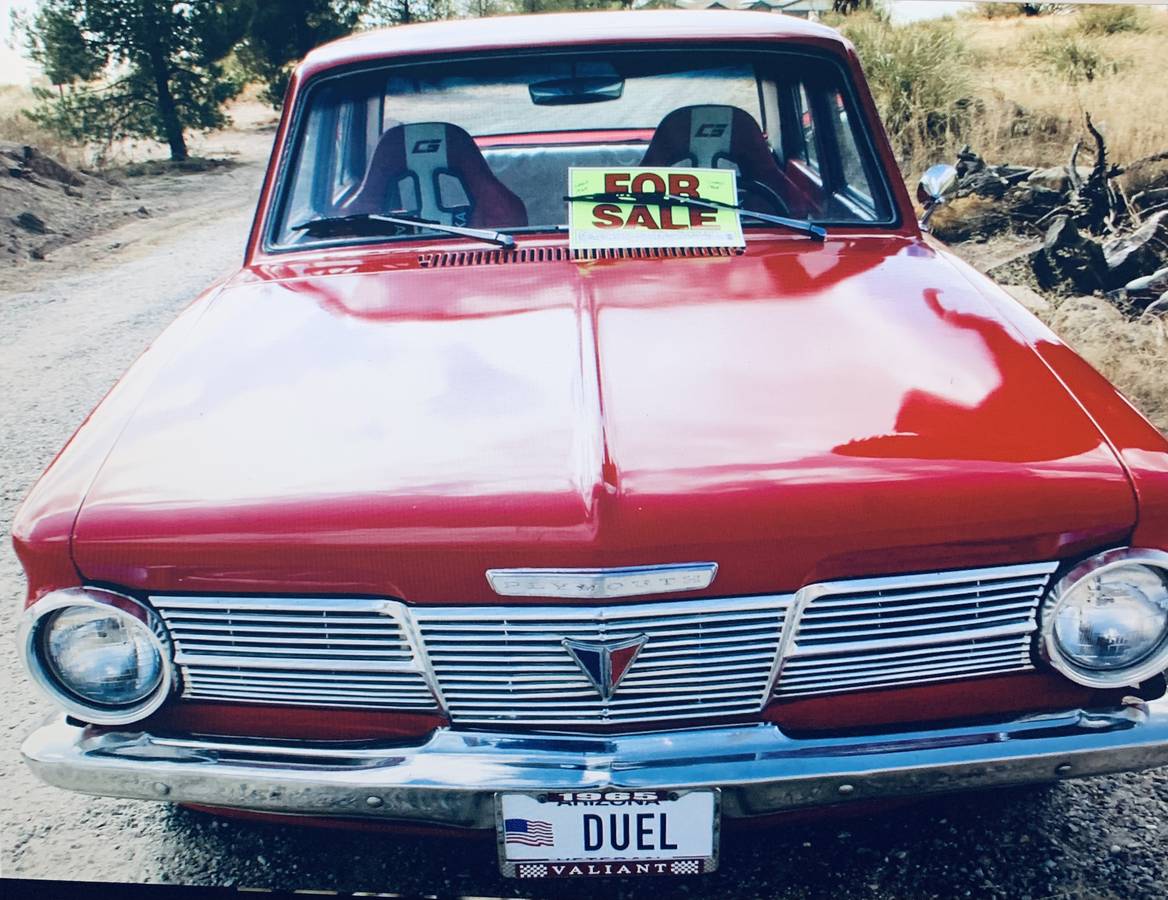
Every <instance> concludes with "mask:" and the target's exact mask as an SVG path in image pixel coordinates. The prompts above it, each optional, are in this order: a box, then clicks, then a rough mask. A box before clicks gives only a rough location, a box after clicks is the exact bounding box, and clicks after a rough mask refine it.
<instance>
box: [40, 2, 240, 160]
mask: <svg viewBox="0 0 1168 900" xmlns="http://www.w3.org/2000/svg"><path fill="white" fill-rule="evenodd" d="M250 12H251V10H250V3H245V2H240V0H222V2H219V0H200V2H198V3H171V2H166V0H43V2H42V3H41V5H40V8H39V9H38V10H37V12H36V13H35V14H34V15H33V16H32V18H31V19H30V20H29V21H28V22H27V23H26V24H25V36H26V43H27V46H28V50H29V55H30V56H31V57H32V59H34V60H35V61H36V62H38V63H40V65H41V67H42V68H43V69H44V71H45V74H46V75H47V76H48V77H49V80H50V81H51V82H53V83H54V84H55V85H57V86H58V90H57V91H50V90H45V89H43V88H42V89H38V90H37V91H36V94H37V98H38V101H39V102H38V105H37V107H36V109H35V110H34V111H33V113H32V115H33V118H35V119H36V120H37V121H38V122H40V123H41V124H42V125H44V126H46V127H48V128H50V129H52V130H53V131H56V132H57V133H58V134H61V135H62V136H64V137H66V138H70V139H73V140H85V141H93V140H97V141H103V142H105V143H106V144H107V145H108V144H109V143H110V142H112V141H115V140H118V139H120V138H125V137H145V138H153V139H156V140H160V141H163V142H165V143H166V144H168V145H169V147H170V157H171V159H174V160H184V159H186V158H187V146H186V136H185V135H186V132H187V131H188V130H200V131H203V130H208V129H212V128H218V127H221V126H222V125H223V124H225V122H226V117H225V116H224V114H223V104H224V103H226V102H227V101H228V100H229V99H231V98H232V97H233V96H235V95H236V94H237V93H238V92H239V89H240V85H239V84H238V83H237V82H235V81H234V80H233V79H231V78H229V77H227V76H226V75H225V74H224V71H223V68H222V66H221V65H220V61H221V60H222V59H223V57H224V56H226V55H227V54H228V53H229V52H230V50H231V48H232V47H233V46H234V45H235V43H236V42H237V41H238V40H239V37H240V36H241V34H242V32H243V28H244V26H245V25H246V23H247V19H248V17H249V16H250Z"/></svg>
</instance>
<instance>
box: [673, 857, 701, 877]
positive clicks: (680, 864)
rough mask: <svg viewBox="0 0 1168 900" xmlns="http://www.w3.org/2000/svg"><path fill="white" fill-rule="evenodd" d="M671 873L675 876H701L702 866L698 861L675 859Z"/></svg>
mask: <svg viewBox="0 0 1168 900" xmlns="http://www.w3.org/2000/svg"><path fill="white" fill-rule="evenodd" d="M670 872H672V873H673V874H674V875H700V874H701V873H702V864H701V862H699V861H698V860H696V859H675V860H674V861H673V865H672V866H670Z"/></svg>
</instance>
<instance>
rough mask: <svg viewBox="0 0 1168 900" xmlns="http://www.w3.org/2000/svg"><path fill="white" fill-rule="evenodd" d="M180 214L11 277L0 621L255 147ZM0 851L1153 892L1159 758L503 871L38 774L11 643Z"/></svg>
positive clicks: (469, 851)
mask: <svg viewBox="0 0 1168 900" xmlns="http://www.w3.org/2000/svg"><path fill="white" fill-rule="evenodd" d="M187 177H188V178H191V179H197V180H193V181H188V182H184V184H183V185H182V189H183V190H186V191H187V195H186V196H187V198H188V200H187V201H186V202H185V203H184V204H183V205H182V209H181V211H177V212H174V213H171V214H169V215H166V216H164V217H160V218H154V219H150V220H143V221H139V222H135V223H134V224H132V225H130V226H128V227H126V228H123V229H121V230H119V231H117V232H112V233H107V234H106V235H104V236H102V237H101V238H98V239H95V240H92V241H89V242H86V243H84V244H80V245H76V246H74V247H72V248H68V249H66V250H62V251H60V252H59V253H57V254H55V255H54V258H53V261H52V263H51V264H40V265H39V267H38V266H32V265H30V266H28V267H25V268H23V269H22V270H20V271H18V273H17V274H16V275H15V276H14V277H13V278H12V279H11V280H10V281H9V282H8V283H7V284H6V285H4V287H3V289H0V448H2V453H0V527H2V528H3V529H4V532H5V538H4V541H3V543H2V544H0V600H2V601H3V602H2V605H0V635H2V634H11V633H12V632H13V629H14V622H15V618H16V615H17V608H18V603H19V598H20V595H21V592H22V579H21V575H20V571H19V567H18V565H17V562H16V559H15V557H14V555H13V554H12V551H11V549H10V546H9V544H8V541H7V528H8V525H9V523H10V522H11V520H12V515H13V512H14V510H15V507H16V504H17V503H18V502H19V500H20V498H22V497H23V496H24V494H25V493H26V492H27V490H28V488H29V486H30V485H31V483H32V481H33V479H34V478H35V477H36V476H37V475H38V474H39V473H40V471H41V470H42V469H43V467H44V466H45V465H46V464H47V463H48V462H49V460H50V458H51V457H52V455H53V454H54V453H55V452H56V451H57V449H58V448H59V447H60V446H61V444H62V443H63V442H64V441H65V439H66V438H67V437H68V436H69V434H70V433H71V432H72V430H73V429H74V428H75V427H76V426H77V424H78V423H79V422H80V421H81V420H82V418H83V417H84V416H85V414H86V413H87V412H88V411H89V409H90V408H91V407H92V406H93V405H94V404H95V403H96V402H97V401H98V400H99V399H100V397H101V396H102V394H103V393H104V392H105V391H106V390H107V389H108V388H109V386H110V385H111V384H112V383H113V382H114V380H115V379H116V378H117V377H118V375H119V374H120V373H121V372H122V371H123V369H124V368H125V367H126V366H127V365H128V364H129V363H130V362H131V361H132V360H133V358H134V357H135V356H136V355H137V354H138V353H139V352H140V351H141V350H142V349H143V348H144V347H145V346H146V345H147V344H148V343H149V342H150V340H151V339H152V338H153V337H154V336H155V335H156V334H157V333H158V332H159V331H160V330H161V329H162V328H163V327H164V326H165V325H166V324H167V323H168V322H169V321H170V320H171V319H172V318H173V317H174V315H175V314H176V313H177V312H178V310H180V309H181V308H182V307H183V306H184V305H185V304H186V303H187V302H188V301H189V300H190V299H191V298H192V297H193V296H194V295H195V294H196V293H197V292H198V291H199V290H200V289H201V288H202V287H204V286H205V285H206V284H208V283H209V282H211V281H212V280H213V279H214V278H216V277H217V276H218V275H220V274H221V273H224V272H226V271H228V270H229V269H230V268H231V267H232V266H233V265H234V264H235V263H236V262H237V261H238V259H239V257H240V253H241V248H242V243H243V235H244V234H245V232H246V229H247V225H248V222H249V220H250V216H251V210H252V204H253V203H254V193H255V188H256V185H257V184H258V180H259V164H258V162H257V161H255V160H254V159H253V160H251V161H248V162H245V163H244V164H243V165H241V166H239V167H237V168H235V169H233V170H230V171H227V172H223V171H218V172H211V173H206V174H201V175H197V176H187ZM0 703H2V708H3V710H4V712H3V720H2V721H3V725H2V728H0V779H2V784H3V790H2V791H0V835H2V842H3V846H2V849H0V866H2V872H3V874H4V875H6V876H23V877H41V878H78V879H85V880H126V881H150V882H179V883H189V884H205V885H237V886H245V887H266V888H284V889H291V888H301V889H318V890H320V889H334V890H343V891H396V892H402V893H419V894H421V893H425V894H438V895H441V896H449V895H455V894H474V895H480V896H481V895H490V894H496V895H497V894H503V895H523V896H549V895H553V894H554V895H557V896H560V897H585V896H595V895H596V894H597V893H601V892H603V893H606V894H611V895H613V896H634V895H641V894H645V893H648V892H649V891H658V892H663V893H664V894H666V895H674V894H681V893H685V894H691V895H695V896H738V897H760V896H768V897H789V898H794V897H810V896H830V897H834V898H852V897H865V898H892V897H896V898H906V897H985V896H1000V897H1010V898H1018V900H1025V898H1035V900H1037V898H1040V897H1091V898H1096V897H1117V898H1119V897H1122V898H1132V897H1149V898H1151V897H1162V896H1163V895H1164V884H1165V883H1168V854H1165V853H1164V849H1165V846H1166V845H1168V770H1160V771H1158V772H1154V773H1149V774H1144V775H1131V776H1122V777H1115V778H1104V779H1095V780H1092V781H1087V782H1081V783H1065V784H1061V785H1059V786H1057V787H1055V788H1051V789H1049V790H1030V791H1012V792H999V793H990V794H984V795H975V796H962V797H955V798H949V799H944V800H937V801H932V802H929V803H924V804H918V805H915V806H913V807H909V808H905V809H900V810H898V811H892V812H886V813H884V814H883V815H879V816H875V815H873V816H866V817H862V818H848V819H838V820H833V821H827V822H824V821H820V822H817V823H802V824H791V825H788V826H786V827H783V828H778V829H775V828H772V829H767V830H762V829H750V830H742V829H741V828H736V829H731V830H729V831H728V833H727V835H726V837H725V839H724V843H723V852H722V868H721V870H720V871H719V872H718V873H717V874H716V875H713V876H710V877H707V878H704V879H701V880H696V881H693V882H688V883H687V882H677V881H671V880H666V881H659V882H652V883H644V882H641V883H619V882H618V883H607V884H604V885H597V884H595V883H593V884H582V883H574V884H573V883H569V884H550V885H532V884H531V883H527V882H525V883H521V884H519V883H508V882H505V881H503V880H502V879H500V878H499V877H498V875H497V874H496V869H495V862H494V845H493V842H492V841H491V840H490V839H487V840H482V839H476V840H473V841H456V840H453V839H450V838H420V837H397V836H390V835H381V834H367V833H349V832H339V831H318V830H311V829H304V828H298V827H291V826H277V825H269V824H250V823H236V822H226V821H220V820H217V819H215V818H212V817H209V816H205V815H201V814H196V813H191V812H186V811H183V810H178V809H174V808H172V807H169V806H165V805H162V804H152V803H144V802H136V801H117V800H107V799H98V798H89V797H83V796H80V795H76V794H70V793H66V792H64V791H59V790H57V789H55V788H50V787H47V786H45V785H42V784H40V783H39V782H37V781H36V780H35V779H34V778H33V777H32V776H31V775H30V774H29V773H28V771H27V770H26V769H25V767H24V766H23V764H22V763H21V762H20V761H19V758H18V753H17V748H18V745H19V742H20V740H21V739H22V737H23V736H24V735H25V734H26V733H27V732H28V731H29V730H30V729H32V728H33V727H34V726H35V725H36V723H37V722H38V721H39V720H40V718H41V717H42V716H44V715H45V714H47V713H49V712H50V709H51V707H50V706H49V704H48V703H47V702H46V701H44V700H42V699H40V697H39V695H37V694H36V693H34V691H33V689H32V687H31V685H30V684H29V683H28V681H27V679H26V678H25V676H24V674H23V672H22V671H21V669H20V667H19V665H18V664H17V662H16V659H15V655H14V654H13V653H12V651H11V649H10V641H7V640H0Z"/></svg>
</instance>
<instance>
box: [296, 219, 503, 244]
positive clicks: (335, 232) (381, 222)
mask: <svg viewBox="0 0 1168 900" xmlns="http://www.w3.org/2000/svg"><path fill="white" fill-rule="evenodd" d="M386 225H393V226H395V233H396V230H398V229H401V228H403V227H411V226H412V227H415V228H429V229H431V230H433V231H442V232H445V233H446V234H457V235H458V236H459V237H468V238H474V239H475V240H477V241H486V242H487V243H489V244H497V245H498V246H500V247H506V248H507V249H508V250H510V249H511V248H512V247H514V246H515V238H513V237H511V235H509V234H504V233H503V232H501V231H490V230H489V229H486V228H466V227H464V226H462V225H444V224H443V223H441V222H432V221H430V220H429V219H423V218H421V217H420V216H404V215H402V216H399V215H392V216H386V215H382V214H381V213H358V214H356V215H352V216H332V217H326V218H323V219H310V220H309V221H307V222H301V223H300V224H299V225H293V226H292V230H293V231H303V232H306V233H307V234H310V235H311V236H312V237H342V236H350V235H384V234H385V233H386V230H387V229H386V228H385V226H386Z"/></svg>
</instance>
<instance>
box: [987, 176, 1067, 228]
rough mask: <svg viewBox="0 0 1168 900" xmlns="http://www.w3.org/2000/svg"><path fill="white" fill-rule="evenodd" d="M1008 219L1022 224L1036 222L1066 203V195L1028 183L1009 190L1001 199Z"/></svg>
mask: <svg viewBox="0 0 1168 900" xmlns="http://www.w3.org/2000/svg"><path fill="white" fill-rule="evenodd" d="M1002 199H1003V202H1004V203H1005V204H1006V205H1007V206H1008V207H1009V210H1010V218H1011V219H1013V220H1015V221H1017V222H1022V223H1029V222H1036V221H1038V220H1039V219H1041V218H1042V217H1043V216H1045V215H1046V214H1047V213H1050V212H1052V211H1053V210H1055V209H1057V208H1058V207H1059V206H1062V205H1063V204H1064V203H1065V202H1066V195H1065V194H1064V193H1061V192H1059V191H1054V190H1050V189H1049V188H1045V187H1042V186H1041V185H1036V184H1033V183H1032V182H1030V181H1027V182H1025V183H1024V184H1020V185H1017V186H1015V187H1012V188H1010V190H1009V191H1007V192H1006V195H1005V196H1004V197H1003V198H1002Z"/></svg>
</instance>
